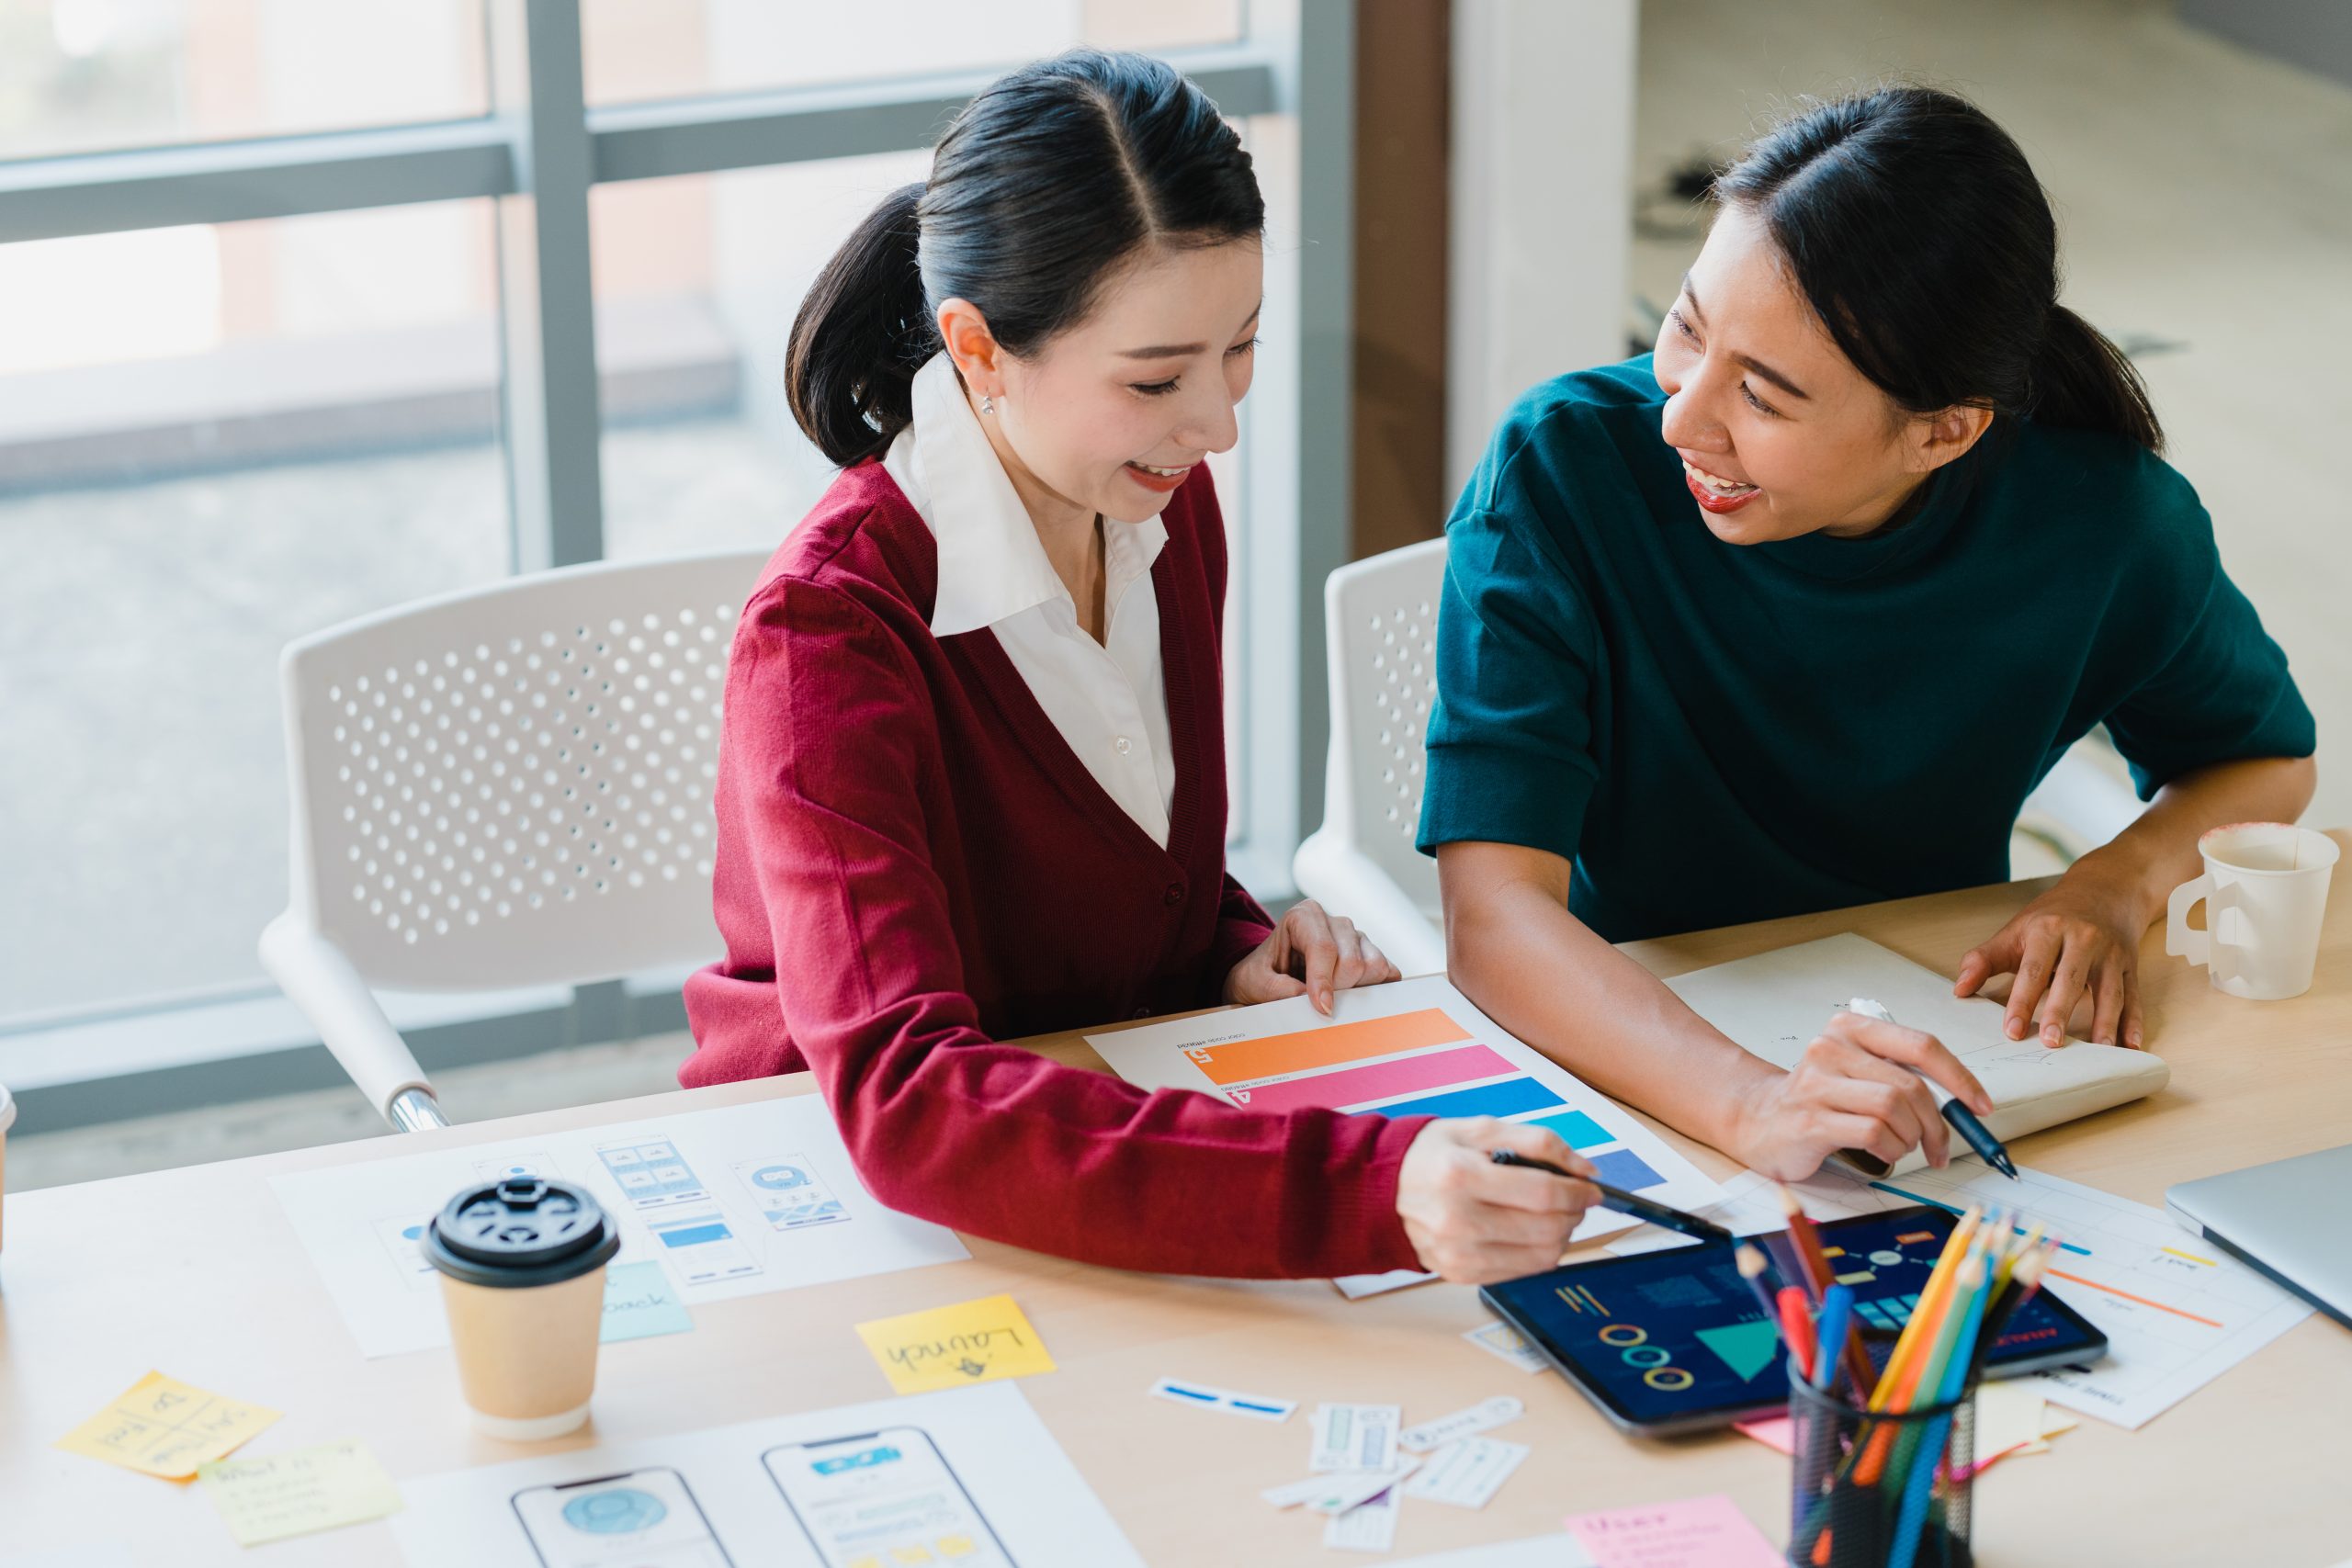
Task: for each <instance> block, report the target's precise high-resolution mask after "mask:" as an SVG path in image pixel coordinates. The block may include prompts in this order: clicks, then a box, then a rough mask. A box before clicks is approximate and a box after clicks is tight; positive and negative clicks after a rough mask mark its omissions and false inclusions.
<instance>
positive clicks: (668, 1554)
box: [514, 1468, 734, 1568]
mask: <svg viewBox="0 0 2352 1568" xmlns="http://www.w3.org/2000/svg"><path fill="white" fill-rule="evenodd" d="M514 1501H515V1517H517V1518H519V1519H521V1520H522V1521H523V1533H524V1534H525V1535H527V1536H529V1537H530V1538H531V1546H532V1548H533V1550H535V1551H537V1553H538V1554H539V1564H540V1568H734V1562H733V1560H732V1559H730V1558H729V1556H728V1555H727V1551H726V1549H725V1548H724V1547H722V1546H720V1545H719V1544H718V1536H716V1535H714V1534H713V1533H711V1529H710V1521H709V1520H708V1519H707V1518H705V1517H703V1511H702V1505H701V1504H699V1503H697V1502H695V1495H694V1492H693V1491H692V1489H690V1488H689V1487H688V1486H687V1485H686V1478H685V1477H684V1476H683V1475H680V1474H679V1473H678V1472H676V1471H674V1470H670V1469H667V1468H662V1469H648V1470H635V1471H629V1472H625V1473H623V1474H619V1475H599V1476H595V1477H594V1478H592V1479H590V1480H587V1481H571V1482H566V1483H564V1484H562V1485H560V1486H534V1487H531V1488H529V1489H528V1490H526V1491H522V1492H517V1493H516V1494H515V1499H514Z"/></svg>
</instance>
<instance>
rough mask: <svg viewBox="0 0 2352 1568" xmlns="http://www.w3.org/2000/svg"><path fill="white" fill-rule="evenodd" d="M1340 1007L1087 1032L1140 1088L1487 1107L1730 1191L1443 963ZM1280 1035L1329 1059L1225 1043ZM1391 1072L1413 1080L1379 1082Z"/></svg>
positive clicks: (1629, 1180)
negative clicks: (1270, 1060)
mask: <svg viewBox="0 0 2352 1568" xmlns="http://www.w3.org/2000/svg"><path fill="white" fill-rule="evenodd" d="M1332 1012H1333V1016H1332V1017H1330V1018H1328V1019H1327V1018H1325V1017H1324V1016H1323V1015H1322V1014H1321V1013H1318V1012H1317V1011H1316V1010H1315V1009H1314V1007H1313V1005H1312V1004H1310V1003H1309V1002H1308V1001H1307V1000H1306V998H1304V997H1293V998H1288V999H1286V1000H1283V1001H1279V1002H1266V1003H1263V1004H1261V1005H1260V1006H1258V1007H1250V1008H1237V1009H1235V1010H1232V1011H1230V1012H1220V1013H1210V1014H1205V1015H1204V1016H1202V1017H1199V1018H1185V1019H1174V1020H1171V1021H1169V1022H1166V1023H1158V1024H1150V1025H1147V1026H1146V1027H1144V1028H1141V1029H1128V1030H1122V1031H1120V1032H1117V1033H1115V1034H1090V1035H1088V1036H1087V1043H1089V1044H1091V1045H1092V1046H1093V1047H1094V1049H1095V1050H1096V1051H1097V1052H1098V1053H1100V1054H1101V1055H1102V1057H1103V1060H1104V1061H1105V1062H1107V1063H1109V1064H1110V1066H1111V1070H1112V1071H1114V1072H1115V1073H1117V1074H1118V1075H1119V1076H1120V1077H1123V1078H1125V1079H1126V1080H1127V1081H1128V1082H1129V1083H1132V1084H1138V1085H1141V1086H1142V1087H1143V1088H1146V1089H1197V1090H1199V1091H1201V1092H1203V1093H1206V1094H1214V1095H1216V1096H1218V1097H1219V1098H1221V1099H1224V1100H1227V1101H1228V1102H1229V1103H1232V1104H1235V1105H1242V1106H1250V1107H1252V1108H1255V1109H1261V1110H1264V1109H1272V1110H1278V1111H1279V1110H1283V1109H1288V1108H1290V1107H1291V1106H1293V1105H1296V1104H1319V1105H1323V1106H1325V1107H1326V1108H1328V1109H1330V1110H1336V1111H1348V1112H1350V1113H1351V1114H1377V1113H1386V1112H1396V1113H1402V1114H1413V1113H1419V1111H1422V1110H1424V1109H1427V1110H1428V1111H1430V1112H1431V1113H1433V1114H1440V1115H1487V1114H1491V1115H1499V1116H1501V1117H1502V1118H1504V1119H1505V1120H1507V1121H1512V1122H1544V1123H1546V1124H1547V1125H1551V1126H1552V1127H1553V1128H1554V1130H1555V1131H1558V1132H1560V1133H1561V1134H1562V1135H1563V1136H1564V1137H1566V1140H1567V1142H1568V1143H1569V1144H1571V1145H1574V1146H1575V1147H1576V1148H1577V1152H1578V1153H1580V1154H1582V1155H1583V1156H1585V1157H1586V1158H1588V1159H1589V1160H1591V1161H1592V1162H1593V1163H1594V1165H1595V1166H1597V1167H1598V1168H1599V1169H1600V1179H1602V1180H1604V1181H1609V1182H1612V1183H1614V1184H1615V1185H1617V1186H1619V1187H1623V1188H1625V1189H1627V1190H1632V1191H1637V1192H1639V1193H1641V1195H1642V1196H1643V1197H1645V1198H1654V1199H1656V1200H1657V1201H1659V1202H1661V1203H1671V1204H1673V1205H1674V1206H1675V1207H1677V1208H1682V1209H1695V1208H1699V1207H1702V1206H1703V1205H1705V1204H1707V1203H1711V1202H1713V1201H1715V1200H1716V1199H1718V1198H1720V1197H1721V1196H1722V1195H1723V1190H1722V1189H1721V1188H1720V1187H1718V1186H1717V1185H1716V1184H1715V1183H1714V1182H1713V1181H1712V1180H1710V1179H1708V1178H1707V1177H1705V1176H1704V1175H1702V1174H1701V1172H1700V1171H1699V1169H1698V1168H1697V1167H1696V1166H1693V1165H1692V1164H1691V1162H1690V1161H1688V1160H1686V1159H1684V1158H1683V1157H1682V1156H1680V1155H1678V1154H1676V1153H1675V1152H1674V1151H1673V1150H1672V1149H1670V1148H1668V1146H1667V1145H1666V1143H1665V1141H1664V1140H1663V1139H1661V1138H1659V1137H1658V1136H1657V1134H1654V1133H1652V1132H1650V1131H1649V1130H1648V1129H1647V1128H1646V1127H1644V1126H1643V1125H1642V1124H1641V1123H1640V1122H1637V1121H1636V1120H1634V1117H1633V1116H1632V1115H1631V1114H1630V1113H1628V1112H1627V1111H1625V1110H1624V1109H1623V1107H1621V1106H1620V1105H1618V1104H1617V1103H1616V1101H1614V1100H1611V1099H1610V1098H1609V1097H1608V1096H1606V1095H1604V1094H1602V1093H1600V1091H1599V1090H1597V1089H1593V1088H1591V1087H1590V1086H1589V1085H1587V1084H1585V1083H1583V1082H1581V1081H1579V1080H1578V1079H1577V1078H1576V1077H1573V1076H1571V1075H1570V1074H1569V1073H1567V1072H1566V1071H1564V1070H1563V1069H1562V1068H1560V1067H1559V1066H1556V1065H1555V1064H1554V1063H1553V1062H1551V1061H1550V1060H1548V1059H1547V1058H1545V1057H1544V1055H1541V1054H1540V1053H1538V1052H1535V1051H1533V1050H1531V1049H1530V1048H1529V1047H1528V1046H1527V1045H1525V1044H1524V1043H1521V1042H1520V1041H1518V1040H1516V1039H1514V1038H1513V1037H1512V1036H1511V1035H1510V1033H1508V1032H1506V1031H1505V1030H1504V1029H1503V1028H1502V1027H1501V1026H1500V1025H1499V1024H1497V1023H1496V1022H1495V1021H1493V1020H1492V1019H1490V1018H1488V1017H1487V1015H1486V1014H1484V1013H1482V1012H1480V1011H1479V1010H1477V1009H1476V1008H1475V1007H1473V1006H1471V1005H1470V1002H1469V1000H1468V998H1464V996H1463V995H1462V993H1461V992H1459V991H1457V990H1455V989H1454V988H1453V986H1452V985H1450V984H1448V983H1447V981H1446V980H1445V978H1444V976H1423V977H1421V978H1419V979H1414V980H1403V981H1399V982H1397V984H1395V985H1388V986H1370V987H1365V988H1363V989H1362V990H1351V991H1341V992H1340V993H1339V995H1338V997H1337V998H1335V999H1334V1003H1333V1009H1332ZM1825 1017H1826V1015H1825ZM1375 1020H1394V1021H1396V1023H1394V1024H1393V1025H1389V1026H1386V1028H1387V1030H1389V1031H1391V1032H1390V1033H1389V1034H1388V1035H1387V1036H1386V1037H1385V1038H1378V1039H1373V1040H1371V1041H1370V1043H1369V1044H1368V1045H1366V1046H1364V1047H1361V1048H1359V1047H1351V1046H1342V1045H1340V1043H1339V1042H1340V1041H1341V1040H1342V1039H1344V1038H1347V1036H1346V1035H1345V1034H1344V1033H1340V1034H1330V1035H1328V1036H1326V1034H1325V1032H1327V1031H1330V1030H1333V1029H1338V1030H1340V1031H1342V1032H1344V1031H1346V1030H1347V1029H1348V1028H1349V1027H1350V1026H1353V1025H1360V1024H1369V1023H1371V1022H1373V1021H1375ZM1317 1036H1322V1037H1325V1038H1328V1039H1329V1041H1331V1042H1332V1043H1333V1049H1332V1050H1331V1051H1329V1052H1320V1053H1318V1052H1317V1049H1316V1044H1317V1041H1316V1039H1315V1037H1317ZM1278 1037H1281V1038H1283V1039H1284V1040H1285V1041H1286V1043H1287V1044H1288V1045H1291V1046H1295V1047H1298V1050H1297V1052H1296V1054H1297V1055H1301V1056H1304V1057H1312V1056H1316V1055H1329V1056H1331V1057H1332V1058H1333V1059H1330V1060H1328V1061H1306V1062H1304V1063H1302V1064H1301V1065H1297V1066H1279V1067H1277V1068H1276V1069H1275V1070H1272V1071H1266V1072H1256V1071H1251V1070H1249V1064H1248V1061H1247V1059H1246V1057H1245V1056H1244V1055H1242V1054H1240V1053H1237V1052H1233V1051H1232V1050H1231V1049H1230V1048H1232V1047H1235V1046H1238V1045H1241V1044H1242V1043H1245V1042H1258V1041H1272V1040H1275V1039H1277V1038H1278ZM1374 1047H1377V1048H1374ZM1220 1058H1222V1059H1220ZM1388 1082H1393V1083H1396V1084H1399V1085H1404V1084H1409V1085H1411V1086H1412V1087H1398V1088H1391V1089H1386V1091H1385V1092H1380V1091H1381V1090H1382V1089H1384V1087H1385V1083H1388ZM1637 1223H1638V1222H1637V1221H1634V1220H1632V1219H1629V1218H1627V1217H1626V1216H1624V1215H1623V1214H1618V1213H1611V1211H1609V1210H1605V1209H1595V1210H1593V1211H1591V1213H1589V1214H1588V1215H1587V1216H1586V1219H1585V1222H1584V1224H1583V1225H1582V1226H1581V1227H1579V1229H1578V1231H1577V1235H1578V1236H1579V1237H1588V1236H1595V1235H1607V1234H1608V1233H1610V1232H1611V1231H1618V1230H1624V1229H1626V1228H1628V1227H1630V1226H1632V1225H1634V1224H1637ZM1433 1277H1434V1276H1431V1275H1428V1274H1422V1273H1419V1272H1417V1271H1414V1270H1409V1269H1400V1270H1397V1271H1396V1272H1393V1273H1387V1274H1363V1275H1354V1276H1351V1277H1349V1278H1346V1279H1342V1280H1338V1281H1336V1282H1337V1283H1338V1285H1339V1287H1340V1291H1341V1292H1343V1293H1345V1294H1347V1295H1349V1296H1351V1297H1352V1296H1362V1295H1372V1294H1376V1293H1378V1292H1382V1291H1387V1290H1395V1289H1397V1288H1398V1287H1400V1286H1404V1285H1412V1284H1419V1282H1420V1281H1422V1280H1427V1279H1431V1278H1433Z"/></svg>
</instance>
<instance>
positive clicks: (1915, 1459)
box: [1739, 1189, 2055, 1568]
mask: <svg viewBox="0 0 2352 1568" xmlns="http://www.w3.org/2000/svg"><path fill="white" fill-rule="evenodd" d="M1781 1201H1782V1205H1783V1207H1785V1208H1786V1209H1787V1211H1788V1213H1789V1239H1790V1242H1791V1245H1792V1249H1793V1250H1794V1252H1795V1254H1796V1257H1797V1260H1798V1264H1799V1273H1800V1275H1801V1280H1800V1282H1798V1283H1795V1284H1784V1285H1782V1286H1781V1287H1780V1288H1779V1289H1778V1290H1777V1291H1775V1290H1771V1289H1769V1288H1768V1287H1767V1286H1766V1283H1765V1272H1766V1270H1767V1269H1769V1268H1770V1261H1769V1260H1768V1259H1767V1258H1766V1257H1765V1255H1764V1253H1763V1252H1762V1251H1761V1250H1760V1249H1759V1248H1758V1247H1755V1246H1754V1245H1753V1244H1749V1245H1746V1246H1743V1247H1741V1248H1740V1249H1739V1252H1740V1256H1739V1269H1740V1272H1741V1274H1742V1275H1744V1276H1746V1277H1747V1280H1749V1282H1750V1283H1751V1284H1752V1285H1753V1286H1754V1287H1755V1288H1756V1290H1757V1292H1758V1297H1759V1299H1762V1300H1764V1302H1765V1304H1766V1309H1767V1313H1768V1314H1769V1315H1770V1317H1771V1318H1772V1320H1773V1321H1774V1322H1775V1323H1777V1324H1778V1325H1780V1328H1781V1340H1782V1342H1783V1343H1784V1344H1785V1346H1786V1347H1787V1349H1788V1358H1789V1416H1790V1417H1791V1420H1792V1425H1793V1427H1794V1430H1793V1432H1792V1438H1793V1445H1792V1446H1793V1449H1794V1452H1795V1456H1796V1457H1795V1461H1794V1463H1795V1475H1794V1484H1793V1487H1792V1494H1791V1503H1790V1528H1789V1559H1788V1560H1789V1562H1791V1563H1792V1564H1796V1565H1798V1568H1962V1565H1965V1564H1967V1563H1970V1562H1972V1561H1973V1559H1972V1557H1971V1556H1970V1552H1969V1544H1968V1542H1969V1508H1970V1498H1971V1488H1970V1483H1971V1481H1972V1479H1973V1475H1974V1468H1973V1464H1972V1463H1971V1461H1972V1460H1973V1457H1974V1456H1973V1427H1974V1416H1975V1401H1976V1384H1977V1380H1978V1378H1979V1377H1980V1376H1981V1375H1982V1373H1983V1371H1984V1367H1985V1356H1986V1355H1987V1353H1988V1352H1989V1351H1990V1350H1991V1348H1992V1347H1993V1346H1994V1345H1995V1344H1996V1342H1998V1340H1999V1339H2000V1337H2001V1332H2002V1329H2003V1327H2004V1326H2005V1325H2007V1322H2008V1319H2009V1317H2010V1316H2011V1315H2012V1314H2015V1313H2016V1312H2017V1310H2018V1308H2019V1307H2021V1306H2023V1305H2024V1304H2025V1303H2027V1302H2028V1301H2030V1300H2031V1299H2032V1296H2033V1293H2034V1292H2035V1291H2037V1290H2039V1289H2040V1288H2041V1275H2042V1271H2043V1269H2046V1268H2047V1267H2048V1266H2049V1262H2050V1256H2051V1253H2052V1250H2053V1249H2054V1247H2055V1243H2054V1242H2051V1241H2047V1240H2045V1239H2044V1238H2043V1236H2042V1235H2041V1230H2040V1227H2038V1226H2037V1227H2035V1228H2033V1229H2031V1230H2020V1229H2019V1228H2018V1226H2017V1224H2015V1223H2014V1220H2013V1217H2012V1216H2008V1215H2005V1214H2003V1213H2000V1212H1999V1211H1997V1210H1996V1211H1995V1212H1994V1213H1992V1214H1990V1215H1985V1214H1983V1213H1980V1212H1979V1211H1977V1210H1975V1209H1971V1210H1969V1211H1968V1212H1967V1213H1965V1214H1963V1215H1962V1216H1961V1218H1960V1221H1959V1223H1958V1224H1955V1225H1954V1226H1953V1227H1952V1233H1951V1237H1950V1238H1949V1239H1948V1240H1947V1241H1946V1242H1945V1244H1944V1249H1943V1251H1942V1253H1941V1254H1940V1255H1939V1257H1938V1258H1937V1260H1936V1265H1935V1268H1934V1269H1933V1271H1932V1272H1931V1273H1930V1274H1929V1275H1928V1283H1927V1284H1926V1285H1925V1286H1924V1287H1923V1288H1922V1289H1921V1290H1920V1292H1919V1298H1918V1301H1917V1303H1915V1304H1914V1305H1913V1307H1912V1309H1911V1316H1910V1319H1909V1321H1907V1322H1906V1323H1905V1325H1904V1326H1903V1329H1902V1332H1901V1334H1900V1335H1899V1336H1896V1337H1894V1344H1893V1348H1891V1349H1889V1350H1886V1351H1885V1353H1884V1355H1883V1359H1882V1358H1881V1357H1880V1356H1877V1355H1873V1354H1872V1353H1871V1340H1872V1339H1873V1338H1878V1339H1879V1342H1880V1345H1881V1347H1882V1348H1883V1346H1884V1340H1883V1337H1881V1336H1879V1335H1876V1334H1873V1333H1872V1332H1871V1331H1869V1330H1867V1329H1866V1328H1865V1325H1862V1324H1861V1323H1860V1321H1859V1319H1858V1318H1857V1317H1856V1315H1855V1312H1854V1298H1853V1293H1852V1292H1851V1290H1850V1289H1849V1288H1848V1287H1847V1286H1844V1285H1839V1284H1837V1283H1835V1282H1834V1281H1833V1280H1832V1278H1831V1271H1830V1269H1829V1264H1828V1259H1827V1257H1826V1254H1825V1253H1824V1252H1823V1249H1822V1246H1821V1239H1820V1236H1819V1235H1818V1233H1816V1232H1815V1230H1814V1227H1813V1223H1812V1221H1810V1220H1809V1219H1807V1218H1806V1217H1805V1214H1804V1210H1803V1209H1802V1208H1801V1207H1800V1206H1799V1205H1798V1203H1797V1201H1796V1197H1795V1194H1793V1193H1791V1192H1789V1191H1788V1190H1786V1189H1783V1190H1782V1191H1781Z"/></svg>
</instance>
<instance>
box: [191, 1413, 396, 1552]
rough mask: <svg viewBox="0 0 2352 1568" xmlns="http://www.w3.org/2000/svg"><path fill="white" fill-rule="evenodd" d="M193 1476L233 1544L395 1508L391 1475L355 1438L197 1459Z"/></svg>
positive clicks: (353, 1522)
mask: <svg viewBox="0 0 2352 1568" xmlns="http://www.w3.org/2000/svg"><path fill="white" fill-rule="evenodd" d="M196 1478H197V1480H198V1481H200V1482H202V1483H204V1489H205V1491H207V1492H209V1493H210V1494H211V1495H212V1506H214V1507H216V1508H218V1509H220V1517H221V1518H222V1520H224V1521H225V1522H226V1523H227V1524H228V1526H229V1533H230V1534H231V1535H233V1536H235V1537H236V1538H237V1544H238V1545H239V1546H259V1545H261V1544H262V1543H263V1542H265V1541H272V1540H285V1539H286V1538H287V1537H288V1536H289V1535H309V1534H311V1532H313V1531H315V1530H331V1529H341V1528H342V1527H343V1526H345V1525H356V1524H358V1523H360V1522H361V1521H363V1520H367V1519H380V1518H382V1517H384V1516H385V1515H386V1514H395V1513H398V1512H399V1511H400V1507H401V1495H400V1491H399V1489H398V1488H397V1487H395V1486H394V1485H393V1484H392V1478H391V1477H390V1476H389V1475H387V1474H385V1473H384V1467H383V1466H382V1465H380V1464H378V1463H377V1462H376V1456H375V1455H374V1454H371V1453H369V1452H368V1449H367V1446H366V1445H365V1444H363V1443H362V1442H360V1440H359V1439H358V1438H343V1439H342V1440H341V1441H339V1442H333V1443H321V1444H320V1445H319V1446H318V1447H316V1448H311V1449H296V1450H293V1451H292V1452H291V1453H282V1454H271V1455H270V1456H269V1457H268V1458H266V1459H232V1460H226V1461H220V1462H219V1463H216V1464H207V1465H203V1466H200V1467H198V1470H197V1472H196Z"/></svg>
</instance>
